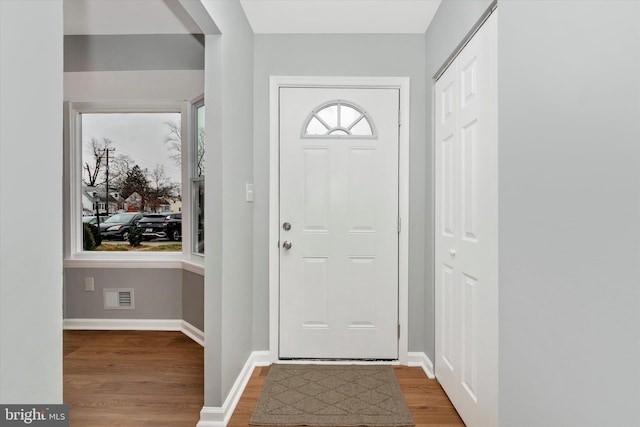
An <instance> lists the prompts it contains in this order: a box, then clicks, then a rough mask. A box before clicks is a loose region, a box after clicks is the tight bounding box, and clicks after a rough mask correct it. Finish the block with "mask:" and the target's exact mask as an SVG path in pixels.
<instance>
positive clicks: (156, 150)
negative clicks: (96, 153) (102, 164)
mask: <svg viewBox="0 0 640 427" xmlns="http://www.w3.org/2000/svg"><path fill="white" fill-rule="evenodd" d="M166 121H174V122H177V123H180V113H127V114H103V113H100V114H92V113H84V114H82V147H83V153H82V156H83V160H82V164H83V165H84V163H85V161H86V160H87V159H86V156H91V157H90V159H91V158H92V157H93V154H92V151H91V148H90V147H91V146H90V145H89V143H90V141H91V139H92V138H103V137H104V138H109V139H111V140H112V141H113V145H112V147H113V148H115V152H113V155H114V156H117V155H118V154H128V155H129V156H130V157H131V158H133V160H134V161H135V163H136V164H137V165H138V166H140V168H141V169H148V170H149V171H152V170H153V169H154V168H155V167H156V165H157V164H160V165H164V168H165V172H166V174H167V176H168V177H170V178H171V180H173V181H175V182H178V183H179V182H180V181H181V179H180V178H181V177H180V174H181V172H180V166H179V165H176V163H175V162H174V161H173V160H171V159H170V158H169V157H168V156H169V151H168V150H167V145H166V144H165V143H164V139H165V137H166V136H167V134H168V133H169V128H168V127H167V125H165V124H164V122H166ZM87 147H89V150H87ZM112 158H113V157H112ZM89 163H90V164H92V162H91V161H90V162H89ZM83 176H84V174H83Z"/></svg>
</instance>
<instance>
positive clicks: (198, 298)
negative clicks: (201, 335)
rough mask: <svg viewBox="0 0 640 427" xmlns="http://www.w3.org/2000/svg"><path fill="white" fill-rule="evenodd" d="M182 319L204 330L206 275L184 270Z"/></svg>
mask: <svg viewBox="0 0 640 427" xmlns="http://www.w3.org/2000/svg"><path fill="white" fill-rule="evenodd" d="M182 319H183V320H185V321H187V322H189V323H190V324H191V325H193V326H195V327H196V328H198V329H200V330H201V331H204V277H203V276H201V275H199V274H195V273H192V272H190V271H186V270H183V271H182Z"/></svg>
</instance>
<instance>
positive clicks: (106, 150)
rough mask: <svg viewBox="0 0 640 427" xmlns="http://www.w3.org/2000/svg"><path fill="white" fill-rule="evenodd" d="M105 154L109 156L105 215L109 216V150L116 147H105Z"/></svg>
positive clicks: (113, 149)
mask: <svg viewBox="0 0 640 427" xmlns="http://www.w3.org/2000/svg"><path fill="white" fill-rule="evenodd" d="M104 151H105V154H106V156H107V168H106V175H107V195H106V197H105V198H106V201H105V202H106V203H105V205H106V212H105V216H107V217H108V216H109V152H110V151H116V149H115V148H105V149H104Z"/></svg>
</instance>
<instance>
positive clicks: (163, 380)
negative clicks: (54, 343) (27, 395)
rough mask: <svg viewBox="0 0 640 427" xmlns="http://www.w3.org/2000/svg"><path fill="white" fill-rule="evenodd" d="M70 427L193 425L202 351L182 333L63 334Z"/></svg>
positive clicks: (200, 390)
mask: <svg viewBox="0 0 640 427" xmlns="http://www.w3.org/2000/svg"><path fill="white" fill-rule="evenodd" d="M64 402H65V403H67V404H69V412H70V419H71V422H70V425H71V427H107V426H109V427H113V426H118V427H183V426H184V427H194V426H195V425H196V424H197V422H198V420H199V419H200V410H201V409H202V406H203V405H204V350H203V348H202V347H201V346H200V345H198V344H197V343H195V342H193V341H192V340H191V339H190V338H189V337H187V336H186V335H184V334H182V333H181V332H156V331H64Z"/></svg>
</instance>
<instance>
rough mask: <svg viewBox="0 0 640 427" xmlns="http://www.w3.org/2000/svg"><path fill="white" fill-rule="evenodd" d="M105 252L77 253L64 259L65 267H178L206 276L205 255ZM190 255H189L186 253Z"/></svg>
mask: <svg viewBox="0 0 640 427" xmlns="http://www.w3.org/2000/svg"><path fill="white" fill-rule="evenodd" d="M118 255H122V254H109V255H105V254H104V253H101V254H96V253H89V254H84V253H83V254H75V255H73V256H71V257H69V258H66V259H65V260H64V268H178V269H182V270H187V271H190V272H192V273H195V274H199V275H201V276H204V257H202V258H200V257H198V258H195V259H194V258H193V257H191V258H190V259H185V255H183V254H181V253H175V254H144V255H145V256H135V255H134V256H132V254H131V253H127V254H126V255H127V256H126V258H125V257H122V256H118ZM186 256H188V255H186Z"/></svg>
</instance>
